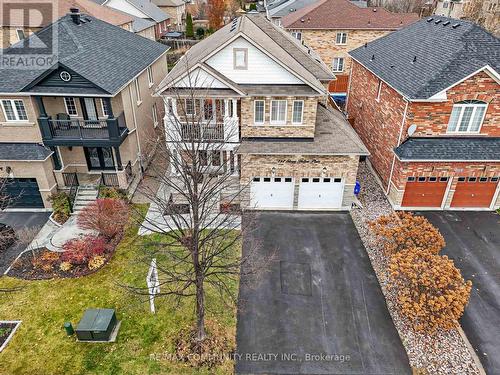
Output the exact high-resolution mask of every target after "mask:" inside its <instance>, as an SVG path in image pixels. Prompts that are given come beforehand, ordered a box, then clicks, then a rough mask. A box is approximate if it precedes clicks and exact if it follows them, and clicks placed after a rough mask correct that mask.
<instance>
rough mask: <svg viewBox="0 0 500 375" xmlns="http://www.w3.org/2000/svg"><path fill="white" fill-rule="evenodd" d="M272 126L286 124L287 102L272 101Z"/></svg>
mask: <svg viewBox="0 0 500 375" xmlns="http://www.w3.org/2000/svg"><path fill="white" fill-rule="evenodd" d="M271 124H275V125H283V124H286V100H271Z"/></svg>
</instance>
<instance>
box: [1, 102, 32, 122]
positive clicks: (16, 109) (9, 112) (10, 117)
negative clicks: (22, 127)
mask: <svg viewBox="0 0 500 375" xmlns="http://www.w3.org/2000/svg"><path fill="white" fill-rule="evenodd" d="M2 108H3V113H4V115H5V119H6V120H7V121H28V115H27V113H26V108H25V107H24V102H23V101H22V100H21V99H4V100H2Z"/></svg>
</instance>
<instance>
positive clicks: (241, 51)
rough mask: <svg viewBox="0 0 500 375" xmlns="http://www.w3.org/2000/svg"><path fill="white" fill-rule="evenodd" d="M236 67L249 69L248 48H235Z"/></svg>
mask: <svg viewBox="0 0 500 375" xmlns="http://www.w3.org/2000/svg"><path fill="white" fill-rule="evenodd" d="M233 54H234V56H233V60H234V69H248V49H246V48H234V49H233Z"/></svg>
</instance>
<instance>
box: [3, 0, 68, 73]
mask: <svg viewBox="0 0 500 375" xmlns="http://www.w3.org/2000/svg"><path fill="white" fill-rule="evenodd" d="M57 9H58V5H57V2H56V1H51V0H37V1H36V2H35V1H33V2H32V1H29V0H28V1H23V2H19V1H9V0H2V1H1V5H0V17H1V20H2V25H3V27H2V31H1V43H2V46H1V47H2V48H4V49H2V50H0V69H30V70H32V69H46V68H49V67H51V66H52V65H53V64H54V63H55V62H56V61H57V59H56V56H57V28H49V29H47V30H46V31H44V32H42V33H39V34H38V35H34V34H33V33H35V32H37V31H40V30H42V29H43V28H44V27H46V26H48V25H50V24H51V23H53V22H54V21H56V20H57V18H58V14H57Z"/></svg>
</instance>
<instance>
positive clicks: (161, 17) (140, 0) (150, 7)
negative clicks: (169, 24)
mask: <svg viewBox="0 0 500 375" xmlns="http://www.w3.org/2000/svg"><path fill="white" fill-rule="evenodd" d="M125 1H127V2H128V3H129V4H131V5H132V6H134V7H135V8H137V9H139V10H140V11H141V12H143V13H144V14H146V15H147V16H148V17H150V18H151V19H153V20H155V21H156V22H162V21H165V20H167V19H169V18H170V16H169V15H168V14H167V13H165V12H164V11H163V10H161V9H160V8H158V7H157V6H156V5H155V4H153V3H152V2H151V1H150V0H125Z"/></svg>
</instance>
